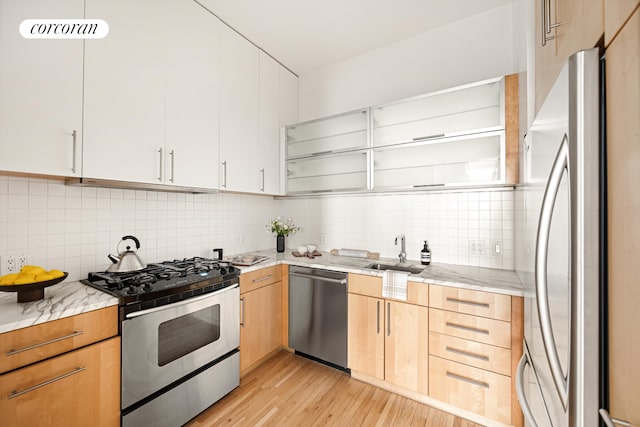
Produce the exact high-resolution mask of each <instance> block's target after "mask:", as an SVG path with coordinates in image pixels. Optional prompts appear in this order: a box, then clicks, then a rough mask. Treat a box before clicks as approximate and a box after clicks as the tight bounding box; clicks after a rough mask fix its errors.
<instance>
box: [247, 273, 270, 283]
mask: <svg viewBox="0 0 640 427" xmlns="http://www.w3.org/2000/svg"><path fill="white" fill-rule="evenodd" d="M269 279H273V275H271V274H270V275H268V276H264V277H261V278H259V279H253V280H252V282H253V283H258V282H264V281H265V280H269Z"/></svg>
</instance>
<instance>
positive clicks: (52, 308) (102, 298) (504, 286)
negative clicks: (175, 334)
mask: <svg viewBox="0 0 640 427" xmlns="http://www.w3.org/2000/svg"><path fill="white" fill-rule="evenodd" d="M249 254H257V255H264V256H267V257H269V258H268V259H267V260H265V261H262V262H260V263H258V264H255V265H253V266H250V267H240V269H241V271H242V272H243V273H247V272H250V271H254V270H258V269H261V268H265V267H270V266H273V265H278V264H289V265H298V266H303V267H312V268H321V269H325V270H333V271H342V272H348V273H358V274H366V275H370V276H378V277H380V276H382V271H377V270H371V269H367V268H365V266H366V265H368V264H371V263H378V262H380V263H383V264H397V260H396V259H393V258H381V259H380V260H372V259H366V258H354V257H346V256H337V255H331V254H329V253H326V252H323V253H322V256H319V257H316V258H315V259H309V258H306V257H295V256H293V255H292V254H291V250H289V249H287V250H286V251H285V252H284V253H277V252H276V251H275V250H262V251H252V252H249ZM408 264H411V265H413V266H419V267H423V266H421V265H420V263H419V262H417V261H409V263H407V264H404V265H408ZM424 267H425V269H424V271H423V272H422V273H420V274H419V275H414V274H411V275H409V280H410V281H412V282H423V283H429V284H438V285H444V286H452V287H457V288H464V289H473V290H478V291H487V292H495V293H500V294H506V295H513V296H523V286H522V283H521V282H520V280H519V279H518V276H517V275H516V273H515V272H513V271H510V270H499V269H492V268H482V267H469V266H464V265H453V264H438V263H431V265H428V266H424ZM112 305H118V299H117V298H116V297H113V296H111V295H109V294H107V293H105V292H102V291H100V290H98V289H94V288H92V287H90V286H86V285H84V284H82V283H80V282H63V283H61V284H58V285H54V286H51V287H48V288H46V289H45V294H44V299H42V300H40V301H34V302H28V303H18V302H17V294H16V293H15V292H0V333H3V332H8V331H13V330H16V329H20V328H25V327H27V326H32V325H37V324H39V323H44V322H48V321H51V320H57V319H61V318H64V317H69V316H74V315H76V314H81V313H85V312H88V311H92V310H97V309H100V308H104V307H109V306H112Z"/></svg>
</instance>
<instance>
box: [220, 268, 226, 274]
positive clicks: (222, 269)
mask: <svg viewBox="0 0 640 427" xmlns="http://www.w3.org/2000/svg"><path fill="white" fill-rule="evenodd" d="M220 274H222V275H223V276H224V275H225V274H227V269H226V268H225V267H220Z"/></svg>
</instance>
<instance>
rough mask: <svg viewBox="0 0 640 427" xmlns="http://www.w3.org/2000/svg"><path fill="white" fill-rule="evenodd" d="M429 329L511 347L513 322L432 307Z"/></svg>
mask: <svg viewBox="0 0 640 427" xmlns="http://www.w3.org/2000/svg"><path fill="white" fill-rule="evenodd" d="M429 330H430V331H434V332H439V333H441V334H445V335H451V336H454V337H458V338H464V339H467V340H471V341H477V342H481V343H485V344H491V345H496V346H499V347H503V348H511V323H509V322H504V321H502V320H494V319H487V318H485V317H478V316H472V315H469V314H461V313H454V312H453V311H444V310H437V309H434V308H430V309H429Z"/></svg>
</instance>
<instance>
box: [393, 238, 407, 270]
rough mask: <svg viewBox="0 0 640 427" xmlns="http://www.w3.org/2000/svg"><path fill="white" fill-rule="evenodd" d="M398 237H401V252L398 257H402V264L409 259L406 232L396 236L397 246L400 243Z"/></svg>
mask: <svg viewBox="0 0 640 427" xmlns="http://www.w3.org/2000/svg"><path fill="white" fill-rule="evenodd" d="M398 239H400V254H398V258H400V264H402V263H404V262H406V261H407V252H406V249H405V246H404V234H400V235H398V236H396V243H395V244H396V246H397V245H398Z"/></svg>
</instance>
